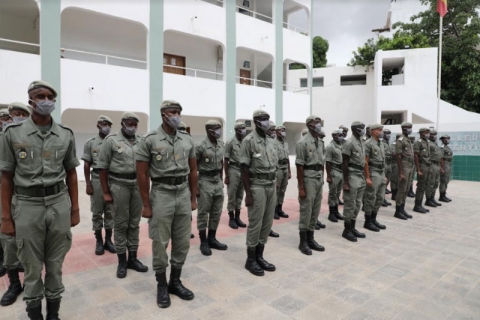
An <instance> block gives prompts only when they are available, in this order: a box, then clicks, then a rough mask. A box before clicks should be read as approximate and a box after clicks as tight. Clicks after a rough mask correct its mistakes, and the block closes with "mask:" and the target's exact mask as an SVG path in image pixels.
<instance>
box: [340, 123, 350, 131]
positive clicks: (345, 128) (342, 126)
mask: <svg viewBox="0 0 480 320" xmlns="http://www.w3.org/2000/svg"><path fill="white" fill-rule="evenodd" d="M338 128H339V129H341V130H342V132H343V130H347V131H348V130H349V129H348V128H347V127H345V126H344V125H343V124H342V125H340V126H339V127H338Z"/></svg>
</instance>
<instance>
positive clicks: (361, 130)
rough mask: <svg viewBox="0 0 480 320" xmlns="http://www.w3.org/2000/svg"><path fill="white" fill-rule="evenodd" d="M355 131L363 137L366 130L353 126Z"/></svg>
mask: <svg viewBox="0 0 480 320" xmlns="http://www.w3.org/2000/svg"><path fill="white" fill-rule="evenodd" d="M355 131H356V132H357V133H358V135H359V136H360V137H363V136H364V135H365V132H366V130H365V128H364V129H360V128H355Z"/></svg>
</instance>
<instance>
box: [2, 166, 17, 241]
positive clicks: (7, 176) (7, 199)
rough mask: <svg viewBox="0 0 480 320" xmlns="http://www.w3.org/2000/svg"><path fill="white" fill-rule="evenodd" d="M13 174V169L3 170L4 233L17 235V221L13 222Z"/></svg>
mask: <svg viewBox="0 0 480 320" xmlns="http://www.w3.org/2000/svg"><path fill="white" fill-rule="evenodd" d="M13 175H14V173H13V172H11V171H2V178H1V179H2V186H1V192H2V229H1V231H2V233H3V234H6V235H7V236H11V237H14V236H15V223H14V222H13V218H12V212H11V209H12V207H11V204H12V197H13Z"/></svg>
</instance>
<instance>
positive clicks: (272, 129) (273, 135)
mask: <svg viewBox="0 0 480 320" xmlns="http://www.w3.org/2000/svg"><path fill="white" fill-rule="evenodd" d="M269 124H270V128H268V131H267V138H269V139H271V140H272V141H273V145H274V148H275V157H277V159H278V157H279V155H278V150H277V148H276V146H275V139H276V138H277V133H276V132H275V129H276V126H275V122H273V121H271V120H270V121H269ZM278 167H279V165H278V163H277V164H276V167H275V168H276V169H275V174H277V173H278ZM275 181H276V180H275ZM275 185H277V183H275ZM277 189H278V187H277ZM277 194H278V192H277ZM273 218H274V219H276V220H278V219H280V217H279V216H278V215H277V212H276V207H275V212H274V214H273ZM268 236H269V237H272V238H278V237H280V235H279V234H278V233H277V232H275V231H273V230H272V229H270V233H269V234H268Z"/></svg>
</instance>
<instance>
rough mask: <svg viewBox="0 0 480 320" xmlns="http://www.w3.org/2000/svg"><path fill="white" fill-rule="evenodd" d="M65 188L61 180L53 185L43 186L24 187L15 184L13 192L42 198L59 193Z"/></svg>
mask: <svg viewBox="0 0 480 320" xmlns="http://www.w3.org/2000/svg"><path fill="white" fill-rule="evenodd" d="M64 189H65V183H64V182H63V181H62V182H60V183H57V184H56V185H54V186H50V187H44V188H35V187H32V188H24V187H18V186H15V193H16V194H19V195H22V196H27V197H34V198H43V197H48V196H53V195H54V194H58V193H60V192H61V191H62V190H64Z"/></svg>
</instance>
